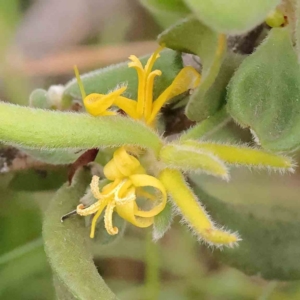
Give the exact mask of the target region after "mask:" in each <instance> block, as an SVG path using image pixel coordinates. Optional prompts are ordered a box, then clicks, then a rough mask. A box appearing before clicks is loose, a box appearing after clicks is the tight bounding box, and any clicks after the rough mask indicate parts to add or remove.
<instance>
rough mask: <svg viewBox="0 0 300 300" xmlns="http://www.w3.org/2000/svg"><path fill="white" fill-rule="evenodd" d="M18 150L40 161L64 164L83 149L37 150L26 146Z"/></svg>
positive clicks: (69, 162)
mask: <svg viewBox="0 0 300 300" xmlns="http://www.w3.org/2000/svg"><path fill="white" fill-rule="evenodd" d="M18 148H19V149H20V150H22V151H23V152H25V153H26V154H28V155H30V156H32V157H33V158H35V159H36V160H39V161H42V162H44V163H48V164H51V165H66V164H71V163H73V162H74V161H76V159H77V158H78V157H80V155H81V154H82V153H83V152H84V151H80V150H57V149H56V150H53V149H52V150H46V149H43V150H38V149H28V148H22V147H18Z"/></svg>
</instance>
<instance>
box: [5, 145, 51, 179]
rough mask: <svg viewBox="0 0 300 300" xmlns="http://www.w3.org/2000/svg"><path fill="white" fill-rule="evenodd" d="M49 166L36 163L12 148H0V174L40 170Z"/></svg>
mask: <svg viewBox="0 0 300 300" xmlns="http://www.w3.org/2000/svg"><path fill="white" fill-rule="evenodd" d="M48 166H49V165H47V164H45V163H43V162H40V161H37V160H35V159H34V158H32V157H30V156H29V155H27V154H25V153H24V152H22V151H20V150H18V149H17V148H14V147H10V146H7V147H2V148H0V174H3V173H9V172H16V171H21V170H27V169H32V168H36V169H41V168H44V167H48Z"/></svg>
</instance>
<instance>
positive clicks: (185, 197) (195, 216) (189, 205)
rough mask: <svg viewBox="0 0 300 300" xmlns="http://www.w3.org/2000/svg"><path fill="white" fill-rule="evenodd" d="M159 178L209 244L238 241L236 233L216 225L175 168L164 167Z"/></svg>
mask: <svg viewBox="0 0 300 300" xmlns="http://www.w3.org/2000/svg"><path fill="white" fill-rule="evenodd" d="M159 179H160V180H161V182H162V183H163V185H164V186H165V188H166V190H167V192H168V195H170V196H171V198H172V200H173V202H174V204H175V205H176V206H177V207H178V209H179V212H180V213H181V214H182V216H183V220H184V221H186V222H187V223H188V224H189V226H190V227H191V229H192V230H194V232H195V233H196V234H197V236H198V237H199V238H200V239H201V240H203V241H204V242H206V243H207V244H209V245H215V246H223V245H228V246H232V245H233V244H234V243H235V242H237V241H238V236H237V235H236V234H233V233H230V232H227V231H225V230H223V229H219V228H217V227H216V224H215V223H214V222H213V221H212V220H211V219H210V217H209V215H208V214H207V212H206V210H205V209H204V207H203V206H202V204H201V203H200V202H199V201H198V199H197V197H196V196H195V194H194V193H193V191H192V190H191V189H190V188H189V187H188V185H187V183H186V181H185V180H184V177H183V175H182V174H181V173H180V172H179V171H177V170H170V169H164V170H163V171H162V172H161V173H160V175H159Z"/></svg>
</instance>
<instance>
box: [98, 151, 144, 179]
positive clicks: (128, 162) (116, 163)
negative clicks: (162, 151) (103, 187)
mask: <svg viewBox="0 0 300 300" xmlns="http://www.w3.org/2000/svg"><path fill="white" fill-rule="evenodd" d="M139 167H140V162H139V161H138V160H137V159H136V158H135V157H134V156H132V155H130V154H128V153H127V151H126V150H125V148H124V147H121V148H119V149H118V150H116V151H115V152H114V156H113V159H111V160H110V161H109V162H108V163H107V164H106V165H105V167H104V169H103V172H104V175H105V177H106V178H108V179H109V180H115V179H117V178H119V179H121V178H124V177H128V176H129V175H131V174H133V173H134V172H135V171H136V170H137V169H138V168H139Z"/></svg>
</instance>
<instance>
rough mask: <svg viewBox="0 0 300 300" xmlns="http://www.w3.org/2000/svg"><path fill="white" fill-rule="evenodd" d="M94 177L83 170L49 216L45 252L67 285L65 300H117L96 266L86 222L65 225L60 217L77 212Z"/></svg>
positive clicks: (53, 204)
mask: <svg viewBox="0 0 300 300" xmlns="http://www.w3.org/2000/svg"><path fill="white" fill-rule="evenodd" d="M90 179H91V176H90V172H89V170H86V169H82V170H80V171H79V172H78V173H77V174H76V177H75V178H74V181H73V185H72V186H68V184H65V185H63V186H62V188H61V189H60V190H59V191H58V192H57V194H56V195H55V197H54V199H53V200H52V202H51V203H50V205H49V208H48V210H47V212H46V214H45V220H44V224H43V238H44V241H45V251H46V254H47V256H48V259H49V262H50V265H51V267H52V269H53V271H54V273H55V275H56V276H57V278H58V279H59V280H60V281H61V282H62V284H63V285H64V286H65V288H66V289H65V291H66V293H67V295H66V297H65V298H62V297H61V296H60V297H61V298H60V299H72V298H70V294H72V295H73V296H74V298H76V299H80V300H87V299H103V300H104V299H105V300H109V299H117V298H116V296H115V295H114V294H113V293H112V292H111V291H110V290H109V288H108V287H107V286H106V284H105V282H104V281H103V279H102V278H101V277H100V275H99V274H98V271H97V269H96V267H95V265H94V263H93V257H92V254H91V252H90V244H89V235H88V231H87V228H85V226H84V219H83V218H81V217H79V216H74V217H72V218H69V219H68V220H66V221H65V222H64V223H61V221H60V218H61V216H62V215H63V214H65V213H66V212H69V211H71V210H73V209H74V208H75V207H76V205H77V204H78V201H79V199H80V197H82V195H83V194H84V192H85V190H86V187H87V185H88V183H89V182H90Z"/></svg>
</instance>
